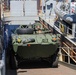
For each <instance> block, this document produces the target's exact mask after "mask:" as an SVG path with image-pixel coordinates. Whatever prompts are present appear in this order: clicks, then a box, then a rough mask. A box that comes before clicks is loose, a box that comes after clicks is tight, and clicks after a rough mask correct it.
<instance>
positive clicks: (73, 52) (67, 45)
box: [63, 42, 76, 55]
mask: <svg viewBox="0 0 76 75" xmlns="http://www.w3.org/2000/svg"><path fill="white" fill-rule="evenodd" d="M63 44H64V45H65V46H66V47H68V48H69V49H70V50H71V51H72V52H73V53H74V54H75V55H76V52H75V51H74V50H72V49H71V48H70V47H69V46H68V45H67V44H66V43H64V42H63Z"/></svg>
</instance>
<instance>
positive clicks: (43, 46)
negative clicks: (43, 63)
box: [12, 23, 59, 67]
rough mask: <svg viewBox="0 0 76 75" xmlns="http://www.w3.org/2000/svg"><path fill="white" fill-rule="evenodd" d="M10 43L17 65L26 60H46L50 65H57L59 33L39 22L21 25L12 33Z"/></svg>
mask: <svg viewBox="0 0 76 75" xmlns="http://www.w3.org/2000/svg"><path fill="white" fill-rule="evenodd" d="M12 45H13V51H14V53H15V55H14V57H15V60H16V63H17V65H18V64H19V63H20V62H22V61H27V60H38V59H39V60H40V59H43V60H45V59H46V60H48V61H49V62H50V63H51V65H52V67H58V56H57V55H58V51H59V49H58V47H59V35H55V34H52V33H51V31H50V30H48V29H47V28H45V27H44V26H43V25H42V24H40V23H34V24H33V25H28V26H27V25H22V26H20V27H19V28H17V29H16V30H15V33H14V34H12Z"/></svg>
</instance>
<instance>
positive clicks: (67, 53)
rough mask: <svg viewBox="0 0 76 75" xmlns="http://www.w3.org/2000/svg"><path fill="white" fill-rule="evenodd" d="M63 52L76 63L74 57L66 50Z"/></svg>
mask: <svg viewBox="0 0 76 75" xmlns="http://www.w3.org/2000/svg"><path fill="white" fill-rule="evenodd" d="M62 50H63V51H64V52H65V53H66V54H67V55H68V56H69V57H70V58H71V59H72V60H73V61H74V62H75V63H76V60H75V59H74V58H73V57H71V56H70V55H69V54H68V52H67V51H66V50H65V49H64V48H62Z"/></svg>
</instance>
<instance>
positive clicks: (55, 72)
mask: <svg viewBox="0 0 76 75" xmlns="http://www.w3.org/2000/svg"><path fill="white" fill-rule="evenodd" d="M33 65H34V64H33ZM7 75H76V70H74V69H71V68H69V67H66V66H63V65H61V64H59V67H58V68H51V67H47V65H46V67H44V68H43V67H42V68H39V67H37V68H23V69H18V70H10V69H8V70H7Z"/></svg>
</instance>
